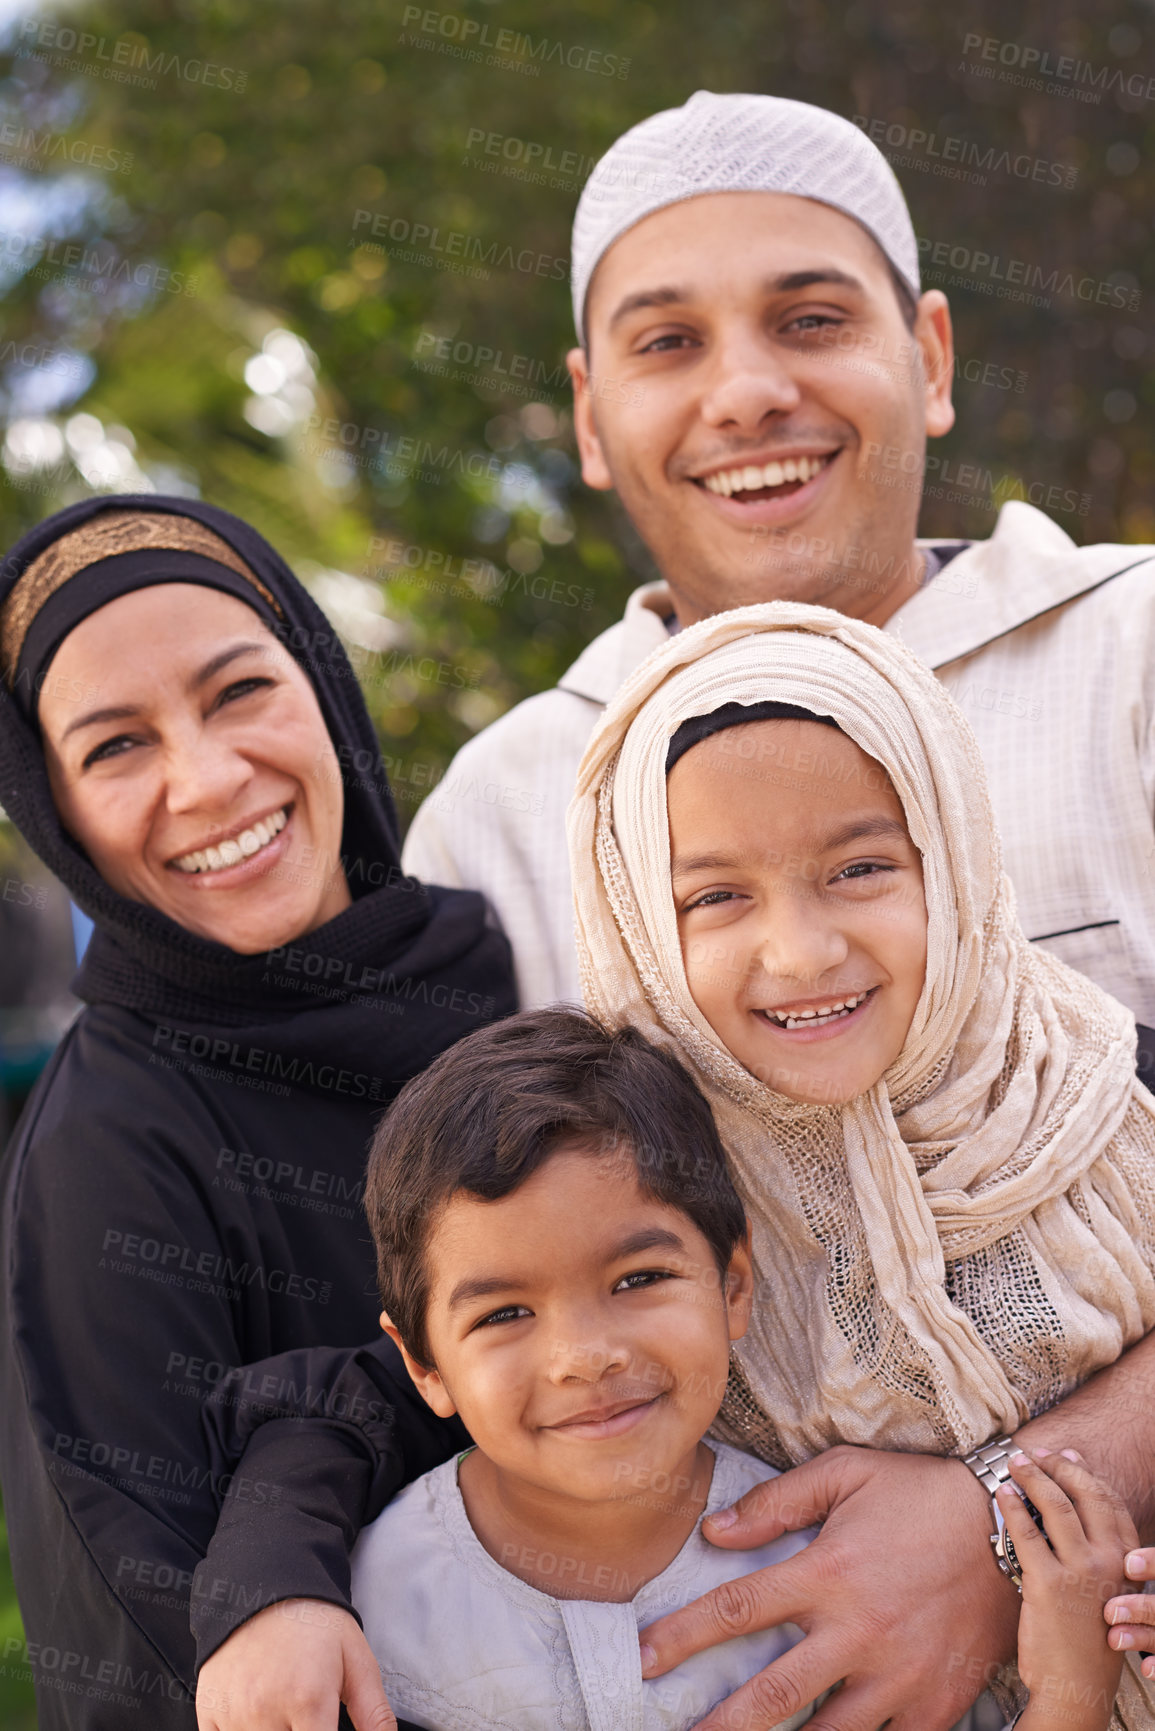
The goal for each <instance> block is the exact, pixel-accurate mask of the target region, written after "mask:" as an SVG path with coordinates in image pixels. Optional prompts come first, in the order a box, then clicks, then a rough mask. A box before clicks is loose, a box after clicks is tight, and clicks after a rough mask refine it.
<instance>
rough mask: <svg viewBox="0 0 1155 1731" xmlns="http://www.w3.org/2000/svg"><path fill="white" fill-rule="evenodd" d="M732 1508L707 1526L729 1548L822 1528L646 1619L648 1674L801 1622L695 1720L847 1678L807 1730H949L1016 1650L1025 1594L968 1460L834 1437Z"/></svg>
mask: <svg viewBox="0 0 1155 1731" xmlns="http://www.w3.org/2000/svg"><path fill="white" fill-rule="evenodd" d="M729 1512H730V1511H726V1510H723V1511H721V1513H720V1514H719V1515H715V1516H712V1517H711V1518H710V1519H709V1520H707V1521H706V1522H705V1523H704V1524H703V1529H702V1530H703V1533H704V1535H705V1537H706V1538H708V1539H709V1540H710V1542H711V1543H712V1544H717V1545H720V1546H724V1547H725V1548H726V1549H727V1550H742V1549H749V1548H750V1547H751V1546H752V1545H761V1544H765V1543H767V1542H768V1541H769V1540H771V1539H774V1538H777V1537H778V1536H779V1535H780V1534H781V1533H784V1532H795V1531H798V1530H799V1529H800V1528H803V1527H808V1526H812V1525H813V1524H814V1523H815V1522H816V1521H822V1522H823V1523H824V1525H823V1528H822V1531H821V1533H820V1534H819V1535H818V1537H817V1538H816V1539H815V1540H814V1542H813V1543H812V1544H811V1545H808V1546H807V1548H806V1549H805V1550H804V1551H800V1552H799V1554H798V1555H797V1556H796V1557H792V1558H790V1559H789V1561H787V1562H784V1563H777V1564H775V1565H774V1566H773V1567H771V1568H768V1569H762V1570H760V1571H759V1572H758V1573H756V1574H752V1575H747V1576H744V1577H743V1578H742V1579H740V1580H737V1581H733V1582H730V1583H729V1584H728V1585H725V1586H721V1587H715V1588H714V1590H713V1591H712V1592H710V1593H707V1594H706V1596H705V1597H704V1598H701V1599H698V1600H696V1601H695V1603H694V1604H692V1605H687V1606H686V1607H685V1609H684V1610H681V1611H675V1612H673V1613H672V1614H671V1615H670V1616H668V1617H663V1618H662V1619H661V1621H660V1622H657V1623H654V1624H652V1625H651V1627H650V1628H649V1629H645V1630H643V1631H642V1636H641V1639H642V1645H643V1653H642V1659H643V1666H642V1672H643V1675H644V1676H646V1677H656V1676H659V1675H661V1674H662V1673H663V1672H665V1671H669V1670H671V1669H672V1668H673V1667H674V1666H675V1665H677V1664H679V1663H680V1662H681V1661H682V1660H683V1659H685V1658H688V1657H689V1655H690V1654H691V1653H697V1652H700V1651H701V1650H702V1649H703V1648H705V1647H711V1646H714V1645H716V1644H717V1643H719V1642H721V1641H728V1640H731V1639H732V1638H733V1637H734V1636H736V1635H744V1634H748V1633H750V1632H751V1631H753V1630H756V1629H769V1628H772V1627H773V1626H774V1625H775V1624H776V1623H784V1622H790V1623H797V1624H798V1625H799V1626H800V1627H801V1628H802V1629H804V1630H805V1632H806V1639H805V1640H804V1641H801V1642H799V1644H798V1646H796V1647H795V1648H793V1650H792V1651H791V1652H789V1653H787V1654H785V1655H784V1656H783V1657H782V1658H781V1659H778V1660H776V1661H775V1662H774V1664H772V1665H770V1666H769V1667H768V1668H767V1669H766V1670H765V1671H762V1672H760V1673H759V1674H758V1676H756V1677H753V1678H751V1680H750V1682H748V1683H746V1684H744V1685H743V1686H742V1688H741V1689H739V1690H738V1691H737V1693H736V1694H734V1695H731V1696H730V1698H729V1699H728V1700H727V1701H723V1702H722V1703H721V1705H720V1706H718V1707H716V1708H715V1709H714V1711H713V1712H712V1713H710V1714H709V1715H708V1716H707V1718H705V1719H704V1720H703V1721H702V1731H764V1728H765V1727H768V1726H773V1725H777V1724H779V1723H780V1722H781V1721H782V1720H783V1719H787V1718H789V1717H790V1715H791V1714H793V1713H796V1712H798V1711H799V1709H800V1708H802V1707H804V1706H805V1705H806V1704H807V1703H808V1702H810V1701H813V1700H814V1699H815V1697H816V1696H818V1695H821V1694H822V1693H823V1691H824V1690H826V1689H829V1688H831V1687H832V1686H833V1685H834V1684H836V1683H838V1682H839V1680H840V1679H845V1681H844V1684H843V1687H842V1688H841V1689H838V1690H837V1691H836V1692H835V1694H833V1695H832V1696H831V1697H830V1699H829V1700H827V1701H826V1702H824V1703H823V1705H822V1706H821V1707H820V1708H819V1709H818V1711H817V1713H816V1714H815V1716H814V1718H813V1719H811V1720H810V1721H809V1724H808V1728H807V1731H876V1728H877V1727H878V1726H880V1725H882V1724H884V1723H886V1722H887V1721H889V1725H888V1731H948V1727H949V1726H951V1725H953V1724H954V1723H955V1721H956V1720H957V1719H960V1718H961V1717H962V1715H963V1713H964V1712H965V1711H966V1709H967V1707H969V1705H970V1704H971V1702H972V1701H973V1700H974V1699H975V1697H976V1696H977V1695H979V1694H981V1692H982V1690H983V1689H984V1688H985V1687H986V1686H987V1684H988V1683H989V1682H990V1681H991V1680H992V1679H993V1678H995V1677H997V1676H998V1675H999V1673H1000V1671H1001V1669H1002V1667H1003V1666H1004V1665H1006V1664H1007V1662H1008V1661H1009V1660H1011V1659H1013V1657H1014V1653H1015V1633H1016V1628H1017V1625H1018V1617H1019V1596H1018V1594H1017V1592H1016V1591H1015V1589H1014V1587H1013V1586H1012V1585H1011V1583H1010V1581H1008V1580H1006V1579H1005V1578H1004V1576H1003V1575H1001V1574H1000V1572H999V1569H998V1565H997V1564H996V1562H995V1560H994V1557H993V1555H992V1552H991V1545H990V1533H991V1528H992V1520H991V1505H990V1499H989V1497H988V1496H987V1494H986V1492H985V1491H984V1490H983V1488H982V1486H981V1485H980V1484H979V1483H978V1481H977V1479H976V1478H975V1477H974V1475H973V1474H972V1473H971V1472H970V1471H969V1470H968V1468H966V1467H965V1466H963V1464H962V1462H961V1461H957V1460H940V1459H938V1458H937V1457H935V1456H932V1455H904V1454H888V1453H883V1452H881V1451H876V1450H874V1449H862V1448H849V1447H839V1448H834V1449H830V1450H829V1451H828V1452H827V1453H826V1454H822V1455H819V1456H817V1458H816V1459H814V1460H812V1461H807V1462H806V1464H805V1465H804V1466H800V1467H795V1468H793V1470H792V1471H790V1472H787V1473H783V1474H782V1476H781V1477H780V1478H777V1479H770V1480H768V1481H767V1482H766V1483H765V1484H762V1485H758V1486H756V1487H755V1488H754V1490H752V1491H749V1492H747V1494H746V1495H745V1496H744V1497H743V1498H742V1499H741V1501H740V1502H738V1503H736V1504H735V1505H734V1511H733V1513H734V1515H735V1516H736V1517H737V1518H736V1519H735V1520H734V1521H733V1523H732V1524H731V1525H729V1526H723V1525H720V1522H721V1521H722V1520H723V1519H724V1517H725V1515H726V1514H728V1513H729ZM646 1648H649V1649H651V1655H652V1656H649V1657H648V1656H647V1654H646V1652H645V1650H644V1649H646Z"/></svg>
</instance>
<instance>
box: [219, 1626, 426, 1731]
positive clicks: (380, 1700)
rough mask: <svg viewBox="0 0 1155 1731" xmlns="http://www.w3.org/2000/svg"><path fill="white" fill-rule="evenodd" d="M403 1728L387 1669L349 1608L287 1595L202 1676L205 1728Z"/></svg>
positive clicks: (222, 1650)
mask: <svg viewBox="0 0 1155 1731" xmlns="http://www.w3.org/2000/svg"><path fill="white" fill-rule="evenodd" d="M342 1701H343V1702H344V1703H345V1705H346V1707H347V1708H348V1710H349V1717H350V1719H351V1720H352V1721H353V1724H354V1725H355V1726H356V1727H357V1731H396V1726H397V1721H396V1719H395V1718H394V1717H393V1713H392V1711H391V1710H390V1707H389V1703H388V1701H387V1700H386V1699H385V1691H384V1689H383V1688H382V1686H381V1672H380V1671H379V1669H378V1667H377V1661H376V1659H374V1657H373V1654H372V1651H371V1650H370V1647H369V1643H368V1641H366V1639H365V1637H364V1635H363V1634H362V1633H361V1630H360V1628H359V1626H358V1624H357V1619H356V1618H355V1617H351V1616H350V1615H349V1612H348V1611H343V1610H341V1609H340V1608H339V1607H338V1606H337V1605H327V1604H325V1603H324V1602H323V1601H322V1600H320V1599H282V1600H280V1601H279V1602H278V1603H277V1604H275V1605H269V1606H268V1607H267V1608H266V1609H265V1610H263V1611H258V1612H257V1615H256V1616H255V1617H250V1618H249V1620H248V1622H247V1623H242V1624H241V1626H240V1628H239V1629H237V1630H236V1631H235V1632H234V1633H233V1634H232V1635H230V1636H229V1638H228V1640H227V1641H224V1642H222V1643H221V1645H220V1646H219V1647H218V1648H217V1650H216V1652H215V1653H214V1654H213V1656H212V1658H211V1659H207V1660H206V1661H205V1663H204V1664H203V1665H202V1666H201V1670H200V1676H199V1678H198V1680H197V1726H198V1727H199V1731H337V1718H338V1715H339V1713H340V1710H341V1703H342Z"/></svg>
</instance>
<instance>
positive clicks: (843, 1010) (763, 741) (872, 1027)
mask: <svg viewBox="0 0 1155 1731" xmlns="http://www.w3.org/2000/svg"><path fill="white" fill-rule="evenodd" d="M667 799H668V809H669V829H670V858H671V874H672V887H673V894H674V905H675V908H676V911H677V916H678V930H679V934H680V937H681V945H682V959H683V962H684V964H685V969H686V979H687V981H688V983H689V987H690V993H691V995H692V997H693V999H694V1002H695V1003H696V1004H697V1006H698V1008H699V1010H700V1011H701V1012H702V1014H703V1016H705V1018H706V1020H707V1021H708V1022H709V1024H710V1026H711V1027H712V1028H713V1030H714V1032H715V1033H716V1034H717V1035H718V1038H719V1039H720V1040H721V1041H722V1042H723V1044H724V1045H726V1046H727V1047H728V1049H729V1050H730V1052H731V1053H732V1054H733V1055H734V1057H735V1058H737V1060H738V1062H739V1063H740V1064H742V1065H744V1066H745V1068H746V1069H747V1070H749V1071H750V1072H751V1074H752V1075H755V1076H757V1077H758V1078H759V1079H760V1080H761V1081H763V1082H765V1083H767V1085H768V1086H770V1087H772V1088H774V1089H775V1090H776V1091H777V1092H778V1093H780V1094H785V1095H787V1096H788V1097H789V1098H790V1099H793V1100H802V1101H811V1102H822V1103H833V1102H838V1101H845V1100H852V1099H854V1098H855V1097H856V1096H857V1095H859V1094H862V1093H864V1092H865V1091H866V1090H867V1089H868V1088H870V1087H872V1086H873V1084H874V1083H875V1082H877V1081H878V1079H879V1077H880V1076H882V1075H883V1074H884V1073H885V1072H886V1071H887V1070H888V1069H889V1068H890V1066H891V1064H893V1062H894V1061H895V1059H896V1058H897V1057H898V1055H899V1053H900V1052H901V1050H902V1047H903V1044H904V1042H905V1040H906V1036H907V1034H908V1032H909V1030H910V1025H911V1021H912V1019H913V1017H914V1012H915V1007H916V1005H917V1004H918V1000H919V996H920V994H921V992H922V986H923V980H924V978H925V975H926V928H927V918H926V900H925V897H924V895H923V882H922V862H921V859H920V857H919V854H918V851H917V849H916V848H915V846H914V844H913V842H912V841H911V839H910V836H909V834H908V833H907V827H906V820H905V817H904V815H903V811H902V806H901V804H900V803H899V799H898V796H897V794H896V793H895V791H894V788H893V787H892V785H891V783H890V780H889V778H888V777H887V775H886V773H885V771H884V770H883V769H882V768H881V767H880V766H879V765H878V764H877V763H876V762H875V761H874V759H873V758H871V757H868V756H867V755H866V753H865V752H864V751H862V750H860V748H859V747H858V746H857V745H855V743H854V741H853V740H851V739H849V738H848V737H847V736H846V735H845V734H844V733H842V732H840V731H838V730H836V729H835V728H832V727H827V726H824V725H823V724H822V723H820V722H815V721H785V720H783V721H754V722H745V723H743V724H742V725H740V726H738V727H733V728H728V729H727V730H726V731H725V732H722V733H718V734H714V735H712V736H711V737H710V738H708V739H705V740H703V741H702V742H701V743H700V744H699V745H696V746H694V747H692V748H691V749H690V750H689V751H687V752H686V753H685V754H684V756H682V757H681V758H679V759H678V761H677V763H676V764H675V765H674V768H673V769H672V770H671V772H670V776H669V779H668V786H667Z"/></svg>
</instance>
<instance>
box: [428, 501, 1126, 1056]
mask: <svg viewBox="0 0 1155 1731" xmlns="http://www.w3.org/2000/svg"><path fill="white" fill-rule="evenodd" d="M672 611H673V609H672V605H671V603H670V600H669V596H668V593H667V591H666V589H665V587H664V585H662V584H657V583H655V584H649V585H647V586H646V587H645V588H642V589H638V590H636V591H635V592H634V594H633V595H631V597H630V600H629V604H628V605H627V607H626V613H625V618H624V619H622V620H621V621H620V623H619V624H617V625H614V626H612V627H611V628H610V630H608V631H605V632H603V633H602V635H601V636H600V637H598V638H596V639H595V641H594V642H593V643H591V644H590V646H589V648H588V649H586V650H585V651H584V653H583V654H582V655H580V656H579V657H578V659H577V661H575V662H574V664H573V666H572V667H571V668H570V669H569V671H568V673H566V674H565V676H564V678H562V679H561V681H560V682H559V683H558V685H557V686H556V687H555V689H554V690H552V691H546V692H542V693H541V694H540V695H539V696H537V697H531V698H528V699H527V700H526V702H524V703H519V704H518V705H517V707H516V708H514V709H512V710H510V712H509V713H508V714H507V715H504V716H502V718H501V719H500V721H496V722H494V724H493V725H492V726H491V727H488V728H486V730H485V731H484V732H483V733H480V734H478V736H477V738H476V739H473V740H470V742H469V744H468V745H465V746H463V747H462V749H461V751H459V752H458V754H457V756H456V757H455V758H454V760H453V763H452V764H451V765H450V767H449V770H448V771H447V773H446V775H445V777H444V779H443V780H442V781H441V783H440V784H439V785H438V787H437V788H436V789H435V790H434V792H433V793H432V794H430V796H429V797H428V798H427V799H426V801H425V803H424V804H423V805H422V806H421V808H420V810H419V811H418V813H417V816H416V818H415V819H414V821H413V825H412V828H411V829H410V832H409V837H408V840H407V842H406V847H405V856H404V857H405V868H406V870H407V871H409V872H411V873H413V874H414V875H415V876H417V877H421V878H424V879H426V880H427V881H428V882H431V883H443V884H453V885H461V886H464V887H467V888H470V889H478V890H481V891H482V892H483V893H484V894H485V896H486V897H487V898H488V900H489V903H490V905H491V907H492V908H493V910H494V912H495V914H496V916H497V919H498V920H499V921H500V923H501V925H502V927H503V928H504V929H505V931H506V933H507V934H508V936H509V939H510V943H511V944H512V946H513V954H514V961H515V964H516V968H517V980H518V989H519V993H520V999H521V1005H522V1008H523V1009H532V1008H534V1007H535V1006H537V1005H540V1004H548V1003H557V1002H560V1001H568V1002H578V1001H580V997H581V993H580V990H579V987H578V978H577V963H576V958H575V954H574V943H573V910H572V905H571V894H570V875H569V861H568V857H567V853H566V840H565V812H566V806H567V805H568V803H569V799H570V794H571V793H572V791H573V786H574V782H575V780H576V777H577V767H578V763H579V762H580V760H581V756H582V752H583V751H584V749H585V745H586V741H587V740H588V738H589V736H590V733H591V731H592V729H593V727H594V724H595V722H596V721H597V719H598V716H599V715H600V713H601V711H602V709H603V707H604V706H605V704H606V703H607V702H608V700H609V699H610V698H611V697H612V696H613V694H614V692H615V691H616V690H617V688H618V686H619V685H620V684H621V683H622V681H623V680H624V679H625V677H626V676H627V674H629V673H631V672H632V671H633V669H634V668H635V667H636V666H638V664H639V663H640V662H641V661H642V660H644V658H645V657H646V656H647V655H648V654H649V652H650V650H651V649H654V648H655V647H656V646H657V645H658V644H660V643H663V642H664V641H665V640H666V636H667V628H666V624H665V620H666V618H667V617H668V616H669V615H670V614H671V613H672ZM886 629H887V630H888V631H890V632H892V633H893V634H894V635H895V636H898V637H901V638H902V639H903V640H904V642H906V643H908V644H909V645H910V647H911V648H912V649H914V650H915V651H916V653H917V654H919V655H921V656H922V658H923V660H924V661H926V662H927V663H928V664H929V665H930V666H931V667H933V668H934V670H935V671H936V672H937V673H938V675H939V677H940V679H941V680H942V681H943V683H944V685H945V686H946V687H947V689H948V690H949V691H950V692H951V694H952V695H953V696H954V698H955V700H956V701H957V702H958V703H959V704H960V705H961V707H962V708H963V710H965V712H966V714H967V717H968V719H969V720H970V723H971V726H972V727H973V728H974V730H975V733H976V735H977V736H978V742H979V747H980V749H981V751H982V754H983V758H984V761H985V763H986V767H987V774H988V777H989V779H990V788H991V797H992V799H993V801H994V807H995V815H996V817H997V818H998V822H999V828H1000V830H1001V832H1002V837H1003V848H1004V854H1005V860H1006V867H1007V870H1008V872H1009V874H1010V877H1011V881H1012V882H1013V884H1014V886H1015V891H1016V893H1017V897H1018V906H1019V918H1020V920H1021V922H1022V925H1023V929H1024V931H1025V932H1026V933H1027V936H1028V937H1030V938H1033V939H1035V940H1036V941H1038V942H1040V943H1043V944H1045V945H1046V947H1047V948H1048V949H1049V950H1053V951H1054V952H1055V954H1056V955H1058V956H1061V957H1062V959H1063V960H1064V961H1066V962H1070V963H1071V964H1072V965H1073V966H1074V967H1077V968H1080V969H1081V970H1082V971H1083V972H1084V973H1086V974H1089V975H1090V977H1091V978H1092V979H1093V980H1095V981H1097V982H1098V984H1099V985H1101V986H1103V987H1105V988H1106V990H1107V991H1109V992H1112V993H1113V994H1114V995H1115V996H1116V997H1118V998H1121V999H1122V1000H1123V1002H1124V1003H1125V1004H1127V1005H1128V1006H1129V1008H1130V1009H1131V1010H1133V1011H1134V1013H1135V1016H1136V1018H1137V1020H1138V1021H1140V1022H1142V1023H1144V1024H1145V1025H1147V1026H1148V1027H1151V1026H1155V820H1153V812H1155V737H1153V735H1155V549H1153V548H1151V547H1135V546H1119V545H1113V544H1104V545H1100V546H1095V547H1084V548H1079V547H1076V546H1075V545H1074V543H1073V542H1072V541H1071V540H1070V538H1069V537H1068V536H1067V535H1066V534H1064V532H1063V531H1062V529H1060V528H1059V527H1058V526H1057V525H1056V524H1055V523H1052V522H1051V520H1050V519H1049V518H1048V517H1045V516H1044V515H1043V514H1042V512H1040V511H1037V510H1035V508H1034V507H1033V506H1031V505H1026V504H1020V503H1017V502H1012V503H1010V504H1008V505H1005V506H1004V507H1003V510H1002V512H1001V514H1000V516H999V521H998V524H997V527H996V529H995V533H994V534H993V535H992V537H991V538H990V540H989V541H980V542H977V543H975V544H974V545H973V546H971V547H969V548H967V549H966V550H964V551H963V552H962V553H959V554H957V555H956V556H955V558H953V559H952V560H951V561H950V562H949V563H948V564H947V565H946V566H945V567H944V568H943V569H942V571H941V572H940V573H939V574H938V576H937V577H935V578H934V579H933V581H932V582H931V583H929V584H928V585H927V587H926V588H925V589H923V590H921V591H920V592H919V593H918V594H917V595H915V596H914V597H913V598H912V599H911V600H910V601H908V602H907V603H906V604H905V605H904V606H903V607H901V608H899V610H898V612H897V613H895V614H894V616H893V617H892V618H891V620H890V621H889V623H888V624H887V627H886Z"/></svg>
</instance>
